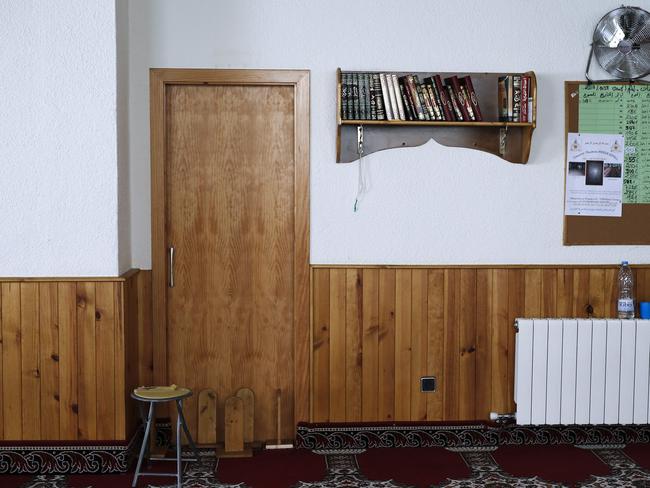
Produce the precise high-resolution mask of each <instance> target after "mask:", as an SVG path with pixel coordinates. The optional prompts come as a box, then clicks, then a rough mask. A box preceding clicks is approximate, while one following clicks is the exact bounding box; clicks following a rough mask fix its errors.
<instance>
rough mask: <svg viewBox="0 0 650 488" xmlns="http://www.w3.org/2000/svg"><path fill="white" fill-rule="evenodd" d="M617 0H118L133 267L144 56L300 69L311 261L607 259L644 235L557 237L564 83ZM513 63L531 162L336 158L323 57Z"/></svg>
mask: <svg viewBox="0 0 650 488" xmlns="http://www.w3.org/2000/svg"><path fill="white" fill-rule="evenodd" d="M618 6H620V2H619V3H616V2H612V1H603V0H599V1H594V0H578V1H573V2H563V1H561V0H547V1H544V2H519V1H516V0H495V1H491V2H484V1H480V0H466V1H463V2H446V3H444V4H443V3H440V2H431V1H427V0H412V1H408V2H399V3H396V2H394V1H388V0H381V1H370V0H364V1H356V2H349V1H345V0H332V1H328V2H298V1H288V0H287V1H271V2H255V1H252V0H246V1H217V2H207V1H198V0H194V1H186V2H182V4H181V3H179V2H176V1H172V0H156V1H152V0H148V1H138V2H132V3H131V6H130V8H131V12H130V23H131V25H130V28H131V31H130V35H131V39H130V54H131V59H130V69H131V85H130V89H131V94H130V96H131V102H130V110H131V113H130V122H131V128H130V133H131V152H130V154H131V182H132V186H131V196H132V205H133V206H134V208H133V212H132V217H133V221H132V229H133V242H134V249H133V259H134V264H135V265H137V266H141V267H147V266H149V263H150V237H149V235H150V234H149V232H150V231H149V228H150V224H149V147H148V140H149V137H148V135H149V125H148V103H149V102H148V87H147V79H148V72H147V69H148V68H149V67H215V68H308V69H310V70H311V74H312V78H311V88H312V96H311V108H312V119H311V120H312V128H311V168H312V169H311V171H312V173H311V174H312V177H311V188H312V194H311V213H312V222H311V239H312V241H311V250H312V252H311V261H312V262H313V263H395V264H398V263H399V264H405V263H421V264H425V263H439V264H446V263H610V262H614V261H617V260H619V259H620V258H623V257H625V258H628V259H630V260H631V261H634V262H648V261H650V250H649V249H648V248H647V247H632V246H624V247H602V246H598V247H563V246H562V212H563V198H564V197H563V195H564V191H563V183H564V174H563V167H564V149H563V146H564V132H563V131H564V91H563V90H564V84H563V82H564V80H575V79H582V78H584V76H583V73H584V66H585V64H586V61H587V55H588V52H589V43H590V39H591V34H592V32H593V28H594V27H595V25H596V23H597V21H598V20H599V19H600V17H601V16H602V15H603V14H605V13H606V12H607V11H609V10H611V9H613V8H616V7H618ZM338 66H340V67H341V68H343V69H349V70H364V69H372V70H381V69H385V70H413V71H417V70H421V71H425V70H427V71H430V70H433V71H436V70H438V71H462V70H467V71H523V70H529V69H532V70H535V71H536V73H537V76H538V82H539V105H538V128H537V130H536V131H535V134H534V136H533V148H532V152H531V157H530V162H529V163H528V164H527V165H525V166H519V165H513V164H510V163H506V162H504V161H502V160H500V159H498V158H497V157H495V156H492V155H488V154H484V153H480V152H477V151H471V150H466V149H453V148H445V147H442V146H439V145H437V144H436V143H435V142H433V141H430V142H429V143H427V144H426V145H424V146H421V147H419V148H412V149H411V148H409V149H398V150H392V151H384V152H382V153H377V154H373V155H371V156H369V157H368V158H367V163H368V167H369V170H370V175H371V189H370V192H369V193H368V194H367V196H366V198H365V199H364V200H363V202H362V205H361V209H360V211H359V212H357V213H353V211H352V205H353V202H354V197H355V193H356V189H357V164H356V163H355V164H349V165H337V164H335V143H336V132H335V129H336V123H335V103H336V94H335V93H336V92H335V70H336V68H337V67H338Z"/></svg>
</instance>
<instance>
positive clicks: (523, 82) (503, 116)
mask: <svg viewBox="0 0 650 488" xmlns="http://www.w3.org/2000/svg"><path fill="white" fill-rule="evenodd" d="M498 93H499V95H498V96H499V121H500V122H532V120H533V97H532V93H531V89H530V76H526V75H507V76H500V77H499V92H498Z"/></svg>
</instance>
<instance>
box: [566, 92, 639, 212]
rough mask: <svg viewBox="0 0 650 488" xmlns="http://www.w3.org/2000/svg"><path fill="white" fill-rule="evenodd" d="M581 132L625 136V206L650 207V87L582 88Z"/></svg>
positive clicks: (579, 125)
mask: <svg viewBox="0 0 650 488" xmlns="http://www.w3.org/2000/svg"><path fill="white" fill-rule="evenodd" d="M579 96H580V110H579V123H578V131H579V132H584V133H591V134H623V136H624V138H625V158H624V165H623V166H624V168H623V203H650V86H648V85H605V84H592V85H580V93H579Z"/></svg>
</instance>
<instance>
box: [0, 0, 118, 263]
mask: <svg viewBox="0 0 650 488" xmlns="http://www.w3.org/2000/svg"><path fill="white" fill-rule="evenodd" d="M0 23H1V24H2V28H1V29H0V66H2V75H0V93H2V97H0V114H1V115H0V134H1V135H0V138H1V139H0V140H1V143H0V215H1V216H2V217H1V218H2V221H1V222H2V225H0V276H66V275H68V276H70V275H72V276H102V275H116V274H117V273H118V261H117V260H118V256H117V254H118V253H117V247H118V246H117V163H116V116H115V97H116V83H115V77H116V74H115V2H114V1H102V2H87V1H84V0H57V1H47V2H41V1H35V0H28V1H26V0H5V1H3V2H2V7H1V9H0Z"/></svg>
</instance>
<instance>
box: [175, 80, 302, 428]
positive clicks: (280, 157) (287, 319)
mask: <svg viewBox="0 0 650 488" xmlns="http://www.w3.org/2000/svg"><path fill="white" fill-rule="evenodd" d="M165 105H166V111H165V112H166V116H165V117H166V158H165V161H166V168H165V170H166V171H165V173H166V195H165V198H166V234H167V245H168V246H173V247H174V248H175V266H174V278H175V286H174V288H167V339H168V345H167V349H168V374H169V381H170V382H173V383H177V384H183V385H186V386H188V387H189V388H192V389H193V390H194V391H195V392H196V393H197V395H195V397H193V399H190V401H188V402H187V406H186V411H187V418H188V423H189V424H190V428H191V430H192V432H193V433H196V424H197V420H196V398H197V397H198V391H200V390H202V389H204V388H213V389H214V390H215V391H216V392H217V394H218V398H219V400H220V402H221V403H223V401H224V400H225V399H226V398H227V397H228V396H230V395H233V394H234V393H235V392H236V390H237V389H239V388H241V387H250V388H252V389H253V391H254V392H255V396H256V412H255V415H256V418H255V437H256V439H264V440H265V439H270V438H273V437H274V436H275V423H276V421H275V419H276V417H275V416H276V408H275V404H276V400H275V391H276V389H278V388H279V389H281V390H282V392H283V408H282V412H283V419H282V425H283V427H284V428H283V430H284V432H283V435H284V436H286V437H291V436H292V435H293V428H294V422H293V382H294V369H293V368H294V366H293V329H294V325H293V313H294V312H293V310H294V303H293V291H294V290H293V286H294V281H293V279H294V264H293V259H294V237H295V236H294V228H295V225H294V224H295V222H294V198H295V195H294V177H295V175H294V171H295V161H294V147H295V141H294V89H293V87H291V86H281V85H280V86H277V85H239V86H238V85H180V84H179V85H171V86H169V87H168V88H167V90H166V99H165ZM222 412H223V405H221V408H220V414H219V418H220V421H221V423H222V422H223V415H222ZM218 431H219V432H220V433H222V432H223V428H219V429H218Z"/></svg>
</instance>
